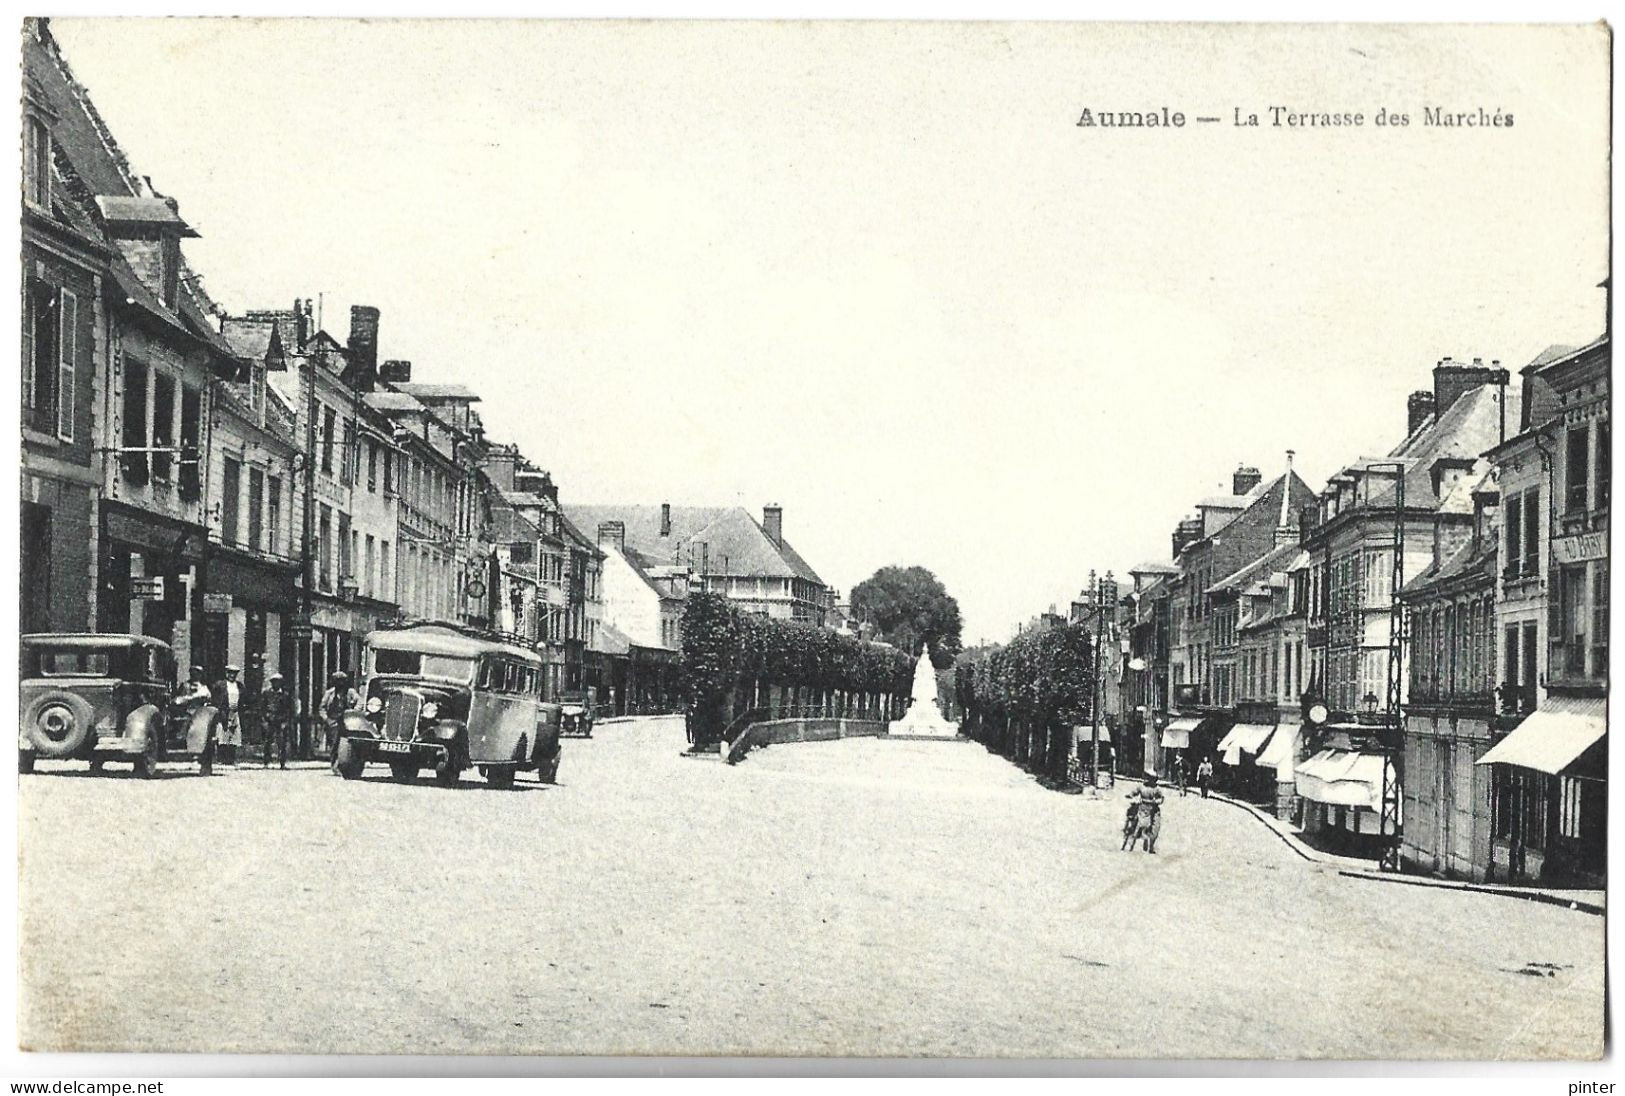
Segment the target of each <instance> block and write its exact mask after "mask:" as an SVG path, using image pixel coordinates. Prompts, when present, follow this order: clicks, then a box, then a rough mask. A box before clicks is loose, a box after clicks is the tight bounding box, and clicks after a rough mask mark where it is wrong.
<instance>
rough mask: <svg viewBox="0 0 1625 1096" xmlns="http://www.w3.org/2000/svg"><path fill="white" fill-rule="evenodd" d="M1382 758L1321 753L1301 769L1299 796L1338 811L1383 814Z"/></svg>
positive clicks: (1297, 776) (1300, 767) (1356, 753)
mask: <svg viewBox="0 0 1625 1096" xmlns="http://www.w3.org/2000/svg"><path fill="white" fill-rule="evenodd" d="M1382 769H1383V758H1382V755H1381V754H1372V753H1359V752H1357V751H1353V750H1321V751H1320V752H1319V753H1317V754H1316V755H1315V756H1314V757H1311V758H1310V759H1309V760H1308V761H1305V762H1304V763H1303V764H1301V765H1299V766H1298V768H1297V773H1296V774H1295V775H1296V779H1297V785H1298V794H1299V795H1301V796H1303V797H1304V798H1305V799H1312V800H1314V801H1315V802H1316V803H1329V804H1331V805H1332V806H1336V807H1358V808H1360V809H1361V810H1368V811H1381V810H1382Z"/></svg>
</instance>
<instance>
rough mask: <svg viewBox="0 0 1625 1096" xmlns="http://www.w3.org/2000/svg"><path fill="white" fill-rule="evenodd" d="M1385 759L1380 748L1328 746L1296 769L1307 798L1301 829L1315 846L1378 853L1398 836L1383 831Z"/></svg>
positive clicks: (1361, 853) (1299, 786)
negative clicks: (1373, 749) (1366, 749)
mask: <svg viewBox="0 0 1625 1096" xmlns="http://www.w3.org/2000/svg"><path fill="white" fill-rule="evenodd" d="M1388 764H1389V761H1388V759H1387V758H1385V757H1384V756H1383V754H1381V753H1379V752H1367V751H1364V750H1358V749H1343V748H1339V747H1330V748H1327V749H1323V750H1321V751H1319V752H1318V753H1316V754H1315V755H1314V756H1313V757H1311V758H1309V759H1308V760H1307V761H1304V762H1301V763H1300V764H1298V765H1297V766H1296V767H1295V769H1294V775H1295V777H1296V783H1297V794H1298V796H1299V797H1300V798H1301V799H1302V801H1303V831H1304V833H1305V834H1306V835H1308V836H1310V837H1312V838H1313V839H1314V840H1315V841H1316V843H1317V844H1322V845H1324V846H1326V847H1328V848H1330V849H1333V850H1334V851H1337V852H1342V853H1347V854H1349V855H1351V856H1369V857H1373V858H1375V857H1378V856H1380V855H1381V854H1382V850H1383V848H1384V846H1385V845H1386V844H1387V843H1388V842H1390V841H1391V840H1392V839H1393V838H1394V837H1395V832H1394V830H1393V828H1392V827H1390V828H1389V832H1388V833H1386V834H1385V833H1384V832H1383V824H1382V795H1383V781H1384V772H1385V768H1386V766H1387V765H1388ZM1396 821H1397V820H1396Z"/></svg>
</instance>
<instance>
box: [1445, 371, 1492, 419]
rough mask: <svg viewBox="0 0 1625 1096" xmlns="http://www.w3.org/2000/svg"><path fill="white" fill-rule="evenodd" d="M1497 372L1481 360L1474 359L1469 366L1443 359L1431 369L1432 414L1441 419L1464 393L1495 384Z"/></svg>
mask: <svg viewBox="0 0 1625 1096" xmlns="http://www.w3.org/2000/svg"><path fill="white" fill-rule="evenodd" d="M1499 372H1500V371H1499V370H1497V369H1496V368H1495V367H1494V366H1491V365H1485V364H1484V359H1483V358H1474V359H1473V364H1471V365H1468V364H1466V363H1465V362H1457V361H1451V360H1450V359H1449V358H1448V357H1447V358H1445V359H1443V360H1442V361H1440V362H1439V364H1438V365H1436V366H1434V367H1433V400H1434V413H1435V414H1437V415H1439V416H1441V417H1442V416H1443V415H1444V413H1445V412H1446V411H1449V410H1450V407H1451V405H1452V404H1454V403H1455V402H1456V401H1457V400H1459V399H1461V397H1462V396H1463V395H1465V394H1466V393H1468V392H1470V391H1472V390H1473V389H1474V388H1477V387H1478V386H1479V385H1481V384H1494V383H1496V379H1497V375H1498V374H1499Z"/></svg>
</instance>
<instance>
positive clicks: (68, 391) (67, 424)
mask: <svg viewBox="0 0 1625 1096" xmlns="http://www.w3.org/2000/svg"><path fill="white" fill-rule="evenodd" d="M60 300H61V308H60V310H61V313H62V316H61V319H62V323H61V328H60V335H59V337H60V340H61V341H60V346H61V350H62V353H61V355H60V356H59V358H58V360H57V361H56V362H55V369H54V370H53V372H55V374H56V381H57V385H56V436H57V437H59V438H61V439H62V440H63V441H72V440H73V360H74V358H75V357H76V356H77V355H78V349H79V298H78V297H76V296H74V295H73V294H72V293H70V292H69V291H68V290H66V289H64V290H63V291H62V292H61V294H60Z"/></svg>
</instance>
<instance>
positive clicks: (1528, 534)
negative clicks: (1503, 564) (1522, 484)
mask: <svg viewBox="0 0 1625 1096" xmlns="http://www.w3.org/2000/svg"><path fill="white" fill-rule="evenodd" d="M1523 573H1524V575H1525V576H1527V577H1529V578H1533V577H1535V576H1536V575H1538V574H1540V488H1538V487H1535V488H1531V489H1530V490H1528V491H1525V492H1524V493H1523Z"/></svg>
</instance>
